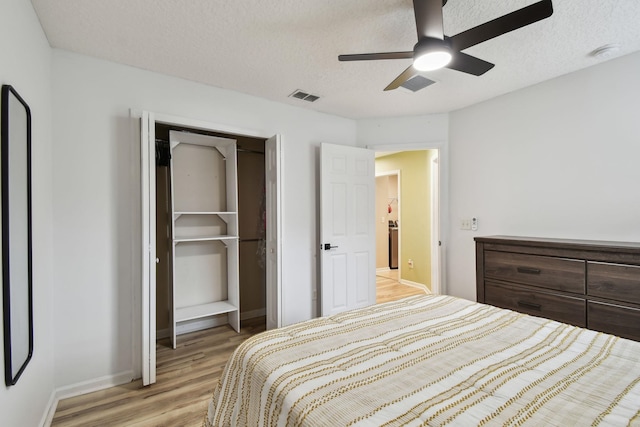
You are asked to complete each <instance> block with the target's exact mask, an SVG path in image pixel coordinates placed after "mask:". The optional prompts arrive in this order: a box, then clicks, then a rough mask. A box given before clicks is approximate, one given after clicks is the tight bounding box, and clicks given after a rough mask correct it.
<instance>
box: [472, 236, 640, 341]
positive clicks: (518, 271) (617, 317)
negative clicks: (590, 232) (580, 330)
mask: <svg viewBox="0 0 640 427" xmlns="http://www.w3.org/2000/svg"><path fill="white" fill-rule="evenodd" d="M475 241H476V285H477V299H478V302H482V303H486V304H491V305H495V306H498V307H503V308H508V309H511V310H515V311H519V312H521V313H526V314H531V315H533V316H539V317H545V318H548V319H553V320H558V321H560V322H565V323H570V324H572V325H576V326H581V327H585V328H589V329H593V330H596V331H602V332H607V333H610V334H613V335H618V336H620V337H624V338H629V339H633V340H636V341H640V243H627V242H604V241H588V240H565V239H544V238H533V237H513V236H491V237H476V238H475Z"/></svg>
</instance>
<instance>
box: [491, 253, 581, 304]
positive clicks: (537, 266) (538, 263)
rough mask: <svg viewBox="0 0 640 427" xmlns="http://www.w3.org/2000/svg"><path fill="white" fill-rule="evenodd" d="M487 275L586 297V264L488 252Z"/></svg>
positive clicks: (535, 256) (576, 261)
mask: <svg viewBox="0 0 640 427" xmlns="http://www.w3.org/2000/svg"><path fill="white" fill-rule="evenodd" d="M484 275H485V277H488V278H493V279H499V280H506V281H509V282H517V283H524V284H527V285H533V286H539V287H542V288H548V289H554V290H558V291H565V292H573V293H577V294H584V292H585V261H583V260H575V259H565V258H553V257H546V256H539V255H526V254H519V253H511V252H499V251H485V253H484Z"/></svg>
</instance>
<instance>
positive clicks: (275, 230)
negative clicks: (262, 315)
mask: <svg viewBox="0 0 640 427" xmlns="http://www.w3.org/2000/svg"><path fill="white" fill-rule="evenodd" d="M265 175H266V176H265V192H266V202H267V203H266V208H265V209H266V211H265V215H266V218H265V222H266V229H267V233H266V234H267V242H266V245H265V246H266V247H265V250H266V254H265V259H266V275H267V278H266V288H267V289H266V291H267V329H275V328H279V327H280V326H282V315H281V310H282V307H281V305H282V298H281V290H280V276H281V271H282V270H281V268H280V260H281V259H282V258H281V255H280V249H281V248H280V245H279V242H280V241H281V239H280V233H281V232H282V227H281V226H280V223H279V218H280V216H279V215H278V212H279V211H280V195H281V191H280V182H281V179H280V135H275V136H272V137H271V138H269V139H267V141H266V142H265Z"/></svg>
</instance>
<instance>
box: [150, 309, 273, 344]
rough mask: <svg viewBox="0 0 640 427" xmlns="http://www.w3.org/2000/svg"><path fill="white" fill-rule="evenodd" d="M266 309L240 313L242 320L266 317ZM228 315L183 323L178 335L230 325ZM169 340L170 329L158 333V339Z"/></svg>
mask: <svg viewBox="0 0 640 427" xmlns="http://www.w3.org/2000/svg"><path fill="white" fill-rule="evenodd" d="M266 313H267V310H266V308H260V309H258V310H252V311H245V312H244V313H240V320H241V321H242V320H247V319H253V318H254V317H260V316H266ZM228 323H229V321H228V318H227V315H226V314H224V315H220V316H217V317H209V318H206V319H199V320H193V321H191V322H183V323H180V324H179V325H178V327H177V328H176V335H182V334H188V333H190V332H197V331H202V330H204V329H209V328H215V327H216V326H222V325H226V324H228ZM162 338H169V329H160V330H159V331H156V339H162Z"/></svg>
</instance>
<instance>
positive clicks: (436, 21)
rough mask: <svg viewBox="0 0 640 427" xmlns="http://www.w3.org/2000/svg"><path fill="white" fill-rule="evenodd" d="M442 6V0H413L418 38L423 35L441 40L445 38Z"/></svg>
mask: <svg viewBox="0 0 640 427" xmlns="http://www.w3.org/2000/svg"><path fill="white" fill-rule="evenodd" d="M442 6H443V4H442V0H413V13H414V15H415V17H416V29H417V30H418V40H420V39H422V38H423V37H430V38H434V39H440V40H442V39H443V38H444V29H443V26H442Z"/></svg>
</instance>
